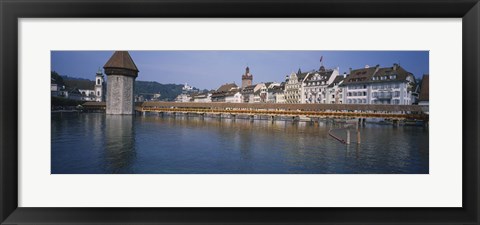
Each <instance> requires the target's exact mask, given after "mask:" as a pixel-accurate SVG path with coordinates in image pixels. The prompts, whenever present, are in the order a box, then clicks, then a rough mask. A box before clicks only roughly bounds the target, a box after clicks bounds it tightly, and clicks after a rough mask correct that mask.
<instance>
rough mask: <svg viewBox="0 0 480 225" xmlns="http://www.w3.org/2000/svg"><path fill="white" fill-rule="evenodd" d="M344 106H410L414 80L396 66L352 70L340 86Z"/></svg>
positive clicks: (410, 75)
mask: <svg viewBox="0 0 480 225" xmlns="http://www.w3.org/2000/svg"><path fill="white" fill-rule="evenodd" d="M341 86H342V87H343V89H344V90H343V93H344V100H343V102H344V103H346V104H392V105H410V104H412V103H413V102H412V96H413V91H414V87H415V78H414V76H413V74H412V73H410V72H408V71H406V70H405V69H404V68H402V67H400V66H399V65H398V64H393V67H385V68H380V66H379V65H377V66H375V67H369V66H365V68H362V69H356V70H352V71H351V72H350V75H349V76H347V78H345V80H344V82H343V83H342V84H341Z"/></svg>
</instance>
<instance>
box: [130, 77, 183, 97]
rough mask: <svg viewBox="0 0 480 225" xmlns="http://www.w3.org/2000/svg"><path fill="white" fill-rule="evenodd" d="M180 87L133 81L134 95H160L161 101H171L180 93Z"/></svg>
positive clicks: (179, 85)
mask: <svg viewBox="0 0 480 225" xmlns="http://www.w3.org/2000/svg"><path fill="white" fill-rule="evenodd" d="M182 87H183V85H182V84H160V83H158V82H155V81H135V94H136V95H137V94H156V93H160V99H161V100H165V101H172V100H174V99H175V98H176V97H177V96H178V95H179V94H181V93H182Z"/></svg>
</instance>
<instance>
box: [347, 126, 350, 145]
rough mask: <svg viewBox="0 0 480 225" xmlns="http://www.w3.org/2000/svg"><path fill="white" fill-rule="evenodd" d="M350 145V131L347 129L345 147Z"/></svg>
mask: <svg viewBox="0 0 480 225" xmlns="http://www.w3.org/2000/svg"><path fill="white" fill-rule="evenodd" d="M349 144H350V130H349V129H347V145H349Z"/></svg>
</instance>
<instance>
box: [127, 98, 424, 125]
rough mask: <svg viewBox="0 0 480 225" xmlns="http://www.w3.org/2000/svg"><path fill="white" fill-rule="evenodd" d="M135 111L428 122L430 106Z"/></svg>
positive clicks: (193, 106) (149, 106)
mask: <svg viewBox="0 0 480 225" xmlns="http://www.w3.org/2000/svg"><path fill="white" fill-rule="evenodd" d="M135 110H136V111H138V112H160V113H196V114H230V115H268V116H306V117H315V118H386V119H387V118H388V119H396V120H398V119H400V120H401V119H416V120H423V121H428V106H422V105H367V104H277V103H225V102H212V103H196V102H142V103H137V104H136V106H135Z"/></svg>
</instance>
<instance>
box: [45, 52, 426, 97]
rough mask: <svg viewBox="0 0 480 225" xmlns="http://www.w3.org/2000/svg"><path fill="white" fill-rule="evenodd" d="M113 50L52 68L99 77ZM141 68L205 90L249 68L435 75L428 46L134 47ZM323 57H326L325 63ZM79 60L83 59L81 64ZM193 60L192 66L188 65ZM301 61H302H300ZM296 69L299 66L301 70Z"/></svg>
mask: <svg viewBox="0 0 480 225" xmlns="http://www.w3.org/2000/svg"><path fill="white" fill-rule="evenodd" d="M112 53H113V51H52V52H51V70H53V71H56V72H58V73H59V74H61V75H68V76H72V77H79V78H85V79H89V80H93V79H94V77H95V73H96V72H97V70H98V68H99V67H100V68H101V67H103V64H104V62H105V61H106V60H107V59H108V58H109V57H110V56H111V54H112ZM130 53H131V55H132V57H133V58H135V63H136V64H137V66H138V67H139V68H141V69H140V72H139V76H138V80H141V81H156V82H159V83H164V84H168V83H174V84H184V83H188V84H189V85H191V86H194V87H196V88H199V89H209V90H211V89H216V88H218V87H219V86H220V85H222V84H225V83H235V84H237V85H241V75H242V74H243V73H244V72H245V67H247V66H248V67H249V68H250V71H251V73H252V74H253V83H261V82H271V81H274V82H283V81H285V76H287V75H289V74H290V73H292V72H297V71H298V69H301V70H302V71H303V72H306V71H311V70H318V68H319V67H320V65H322V64H323V65H324V66H325V67H326V68H337V67H339V72H340V74H343V73H344V72H346V73H347V74H348V73H349V68H352V69H359V68H363V67H365V65H369V66H375V65H377V64H379V65H380V66H391V65H392V64H394V63H398V64H400V65H402V66H403V67H405V68H406V69H407V70H408V71H410V72H412V73H413V74H414V76H415V77H417V78H421V77H422V76H423V74H429V52H428V51H237V50H235V51H130ZM320 59H322V62H320ZM78 62H82V63H81V64H79V63H78ZM186 65H187V66H186ZM295 65H297V66H295ZM295 68H296V69H295Z"/></svg>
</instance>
